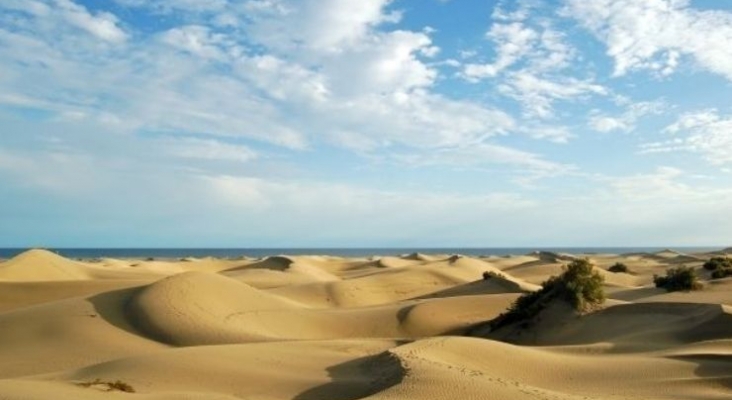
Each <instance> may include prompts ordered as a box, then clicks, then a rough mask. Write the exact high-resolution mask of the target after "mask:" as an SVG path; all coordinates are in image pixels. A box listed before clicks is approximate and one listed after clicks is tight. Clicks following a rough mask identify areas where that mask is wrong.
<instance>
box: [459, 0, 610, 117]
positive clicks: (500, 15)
mask: <svg viewBox="0 0 732 400" xmlns="http://www.w3.org/2000/svg"><path fill="white" fill-rule="evenodd" d="M493 20H494V21H493V24H492V25H491V28H490V29H489V31H488V32H487V33H486V38H487V39H488V40H489V41H490V42H491V43H492V44H493V46H494V51H495V57H494V61H493V62H489V63H476V62H471V63H465V64H464V65H463V69H462V71H461V74H460V76H461V77H462V78H463V79H465V80H467V81H468V82H472V83H477V82H481V81H483V80H486V79H493V80H497V82H496V83H495V84H496V85H497V88H498V91H499V93H501V94H503V95H505V96H508V97H510V98H513V99H515V100H516V101H518V102H519V103H520V104H521V105H522V107H523V110H524V115H525V116H526V117H528V118H532V119H534V118H538V119H551V118H553V117H554V103H556V102H558V101H570V100H575V99H578V98H580V99H583V98H586V97H589V96H592V95H606V94H608V90H607V88H605V87H603V86H601V85H599V84H597V83H595V82H594V79H593V78H591V77H587V78H584V79H583V78H577V77H574V76H570V74H569V73H568V69H569V68H570V67H572V62H573V61H575V60H576V59H577V50H576V49H575V48H574V47H573V46H572V45H570V44H569V43H568V41H567V38H566V35H565V34H564V33H562V32H560V31H558V30H556V29H555V28H554V27H553V26H552V24H551V23H550V21H549V20H547V19H541V18H532V17H531V13H530V7H527V6H526V4H525V3H523V5H522V6H519V8H518V9H517V10H515V11H513V12H509V11H507V10H505V7H503V5H499V6H497V7H496V9H495V11H494V13H493Z"/></svg>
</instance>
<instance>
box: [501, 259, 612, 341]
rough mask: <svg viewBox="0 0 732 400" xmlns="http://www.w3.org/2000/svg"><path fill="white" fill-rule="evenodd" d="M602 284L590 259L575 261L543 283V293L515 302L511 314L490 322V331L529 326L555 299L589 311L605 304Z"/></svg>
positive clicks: (509, 311)
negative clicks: (515, 325) (513, 324)
mask: <svg viewBox="0 0 732 400" xmlns="http://www.w3.org/2000/svg"><path fill="white" fill-rule="evenodd" d="M603 281H604V279H603V277H602V275H600V274H599V273H598V272H597V271H594V270H593V267H592V264H591V263H590V261H589V260H587V259H577V260H574V261H572V262H571V263H569V264H568V265H566V266H565V267H564V268H563V272H562V274H561V275H559V276H552V277H551V278H549V279H548V280H547V281H545V282H544V283H542V284H541V289H540V290H538V291H536V292H531V293H526V294H524V295H522V296H521V297H519V298H518V299H516V301H515V302H514V303H513V304H512V305H511V307H510V308H509V309H508V311H506V312H505V313H503V314H501V315H499V316H498V317H497V318H495V319H494V320H493V321H491V322H490V325H491V329H493V330H495V329H498V328H500V327H502V326H506V325H509V324H512V323H514V322H520V321H523V322H525V323H526V322H528V321H529V320H530V319H532V318H534V317H535V316H536V315H537V314H539V313H540V312H541V311H542V310H544V309H545V308H546V307H547V306H548V305H549V304H550V303H551V302H552V301H554V300H556V299H559V300H563V301H566V302H568V303H569V304H571V305H572V307H573V308H574V309H575V310H577V311H586V310H588V309H589V308H591V307H593V306H596V305H598V304H601V303H602V302H603V301H605V292H604V291H603V288H602V283H603Z"/></svg>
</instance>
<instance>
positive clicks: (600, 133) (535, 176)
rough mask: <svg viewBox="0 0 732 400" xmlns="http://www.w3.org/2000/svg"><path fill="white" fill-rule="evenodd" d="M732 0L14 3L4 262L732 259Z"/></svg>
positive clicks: (10, 4) (1, 55) (5, 92)
mask: <svg viewBox="0 0 732 400" xmlns="http://www.w3.org/2000/svg"><path fill="white" fill-rule="evenodd" d="M730 43H732V2H726V1H712V0H689V1H686V0H593V1H584V0H551V1H531V0H527V1H521V0H516V1H479V0H299V1H297V0H239V1H234V0H105V1H99V0H2V1H0V221H1V222H0V247H30V246H47V247H408V246H419V247H453V246H465V247H507V246H511V247H531V246H573V247H576V246H705V245H709V246H717V245H719V246H728V245H732V102H731V101H730V100H731V99H732V46H731V45H730Z"/></svg>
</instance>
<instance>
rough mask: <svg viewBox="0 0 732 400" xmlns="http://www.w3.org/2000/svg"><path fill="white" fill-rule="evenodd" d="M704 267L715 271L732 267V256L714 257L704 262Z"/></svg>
mask: <svg viewBox="0 0 732 400" xmlns="http://www.w3.org/2000/svg"><path fill="white" fill-rule="evenodd" d="M704 269H706V270H709V271H714V270H715V269H732V258H729V257H712V258H710V259H709V260H707V262H705V263H704Z"/></svg>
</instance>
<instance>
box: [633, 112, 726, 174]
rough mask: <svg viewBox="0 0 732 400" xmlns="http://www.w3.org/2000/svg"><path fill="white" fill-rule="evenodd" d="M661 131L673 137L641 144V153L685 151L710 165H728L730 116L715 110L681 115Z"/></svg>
mask: <svg viewBox="0 0 732 400" xmlns="http://www.w3.org/2000/svg"><path fill="white" fill-rule="evenodd" d="M664 132H665V133H666V134H668V135H672V136H674V138H673V139H669V140H664V141H659V142H650V143H645V144H643V145H641V153H644V154H648V153H667V152H673V151H688V152H692V153H697V154H700V155H701V156H702V157H703V158H704V159H705V160H706V161H707V162H709V163H710V164H713V165H726V164H732V116H721V115H719V112H718V111H717V110H716V109H709V110H704V111H698V112H691V113H686V114H683V115H681V116H680V117H679V119H678V120H677V121H676V122H674V123H673V124H671V125H669V126H667V127H666V128H665V129H664Z"/></svg>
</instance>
